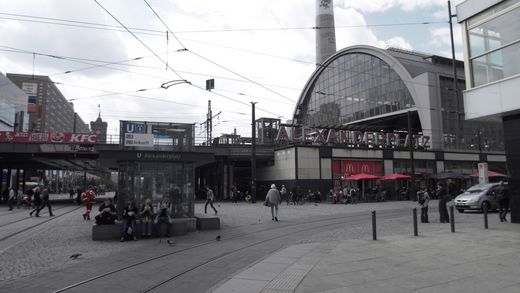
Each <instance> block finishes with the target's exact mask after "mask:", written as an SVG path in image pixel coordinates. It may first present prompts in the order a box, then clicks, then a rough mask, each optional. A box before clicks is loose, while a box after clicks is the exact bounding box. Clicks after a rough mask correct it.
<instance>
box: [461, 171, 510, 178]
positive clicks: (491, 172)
mask: <svg viewBox="0 0 520 293" xmlns="http://www.w3.org/2000/svg"><path fill="white" fill-rule="evenodd" d="M469 176H471V177H478V172H477V173H473V174H471V175H469ZM488 177H509V176H507V175H506V174H502V173H498V172H495V171H488Z"/></svg>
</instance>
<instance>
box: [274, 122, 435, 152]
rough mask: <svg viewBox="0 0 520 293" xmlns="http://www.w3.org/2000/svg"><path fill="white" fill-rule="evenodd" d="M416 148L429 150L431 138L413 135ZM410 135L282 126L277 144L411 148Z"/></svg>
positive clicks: (277, 137) (276, 140) (277, 136)
mask: <svg viewBox="0 0 520 293" xmlns="http://www.w3.org/2000/svg"><path fill="white" fill-rule="evenodd" d="M412 139H413V144H412V145H413V146H414V148H422V149H425V148H428V147H429V142H430V137H429V136H426V135H413V138H412ZM412 139H411V137H410V135H409V134H408V133H406V132H405V133H399V132H382V131H380V132H374V131H357V130H336V129H331V128H329V129H323V128H311V127H305V126H297V127H294V126H280V129H279V130H278V134H277V135H276V139H275V144H283V143H302V144H316V145H347V146H366V147H373V148H409V147H410V141H412Z"/></svg>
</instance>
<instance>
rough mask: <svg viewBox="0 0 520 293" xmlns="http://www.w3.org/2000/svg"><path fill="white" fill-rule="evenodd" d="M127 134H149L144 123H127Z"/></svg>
mask: <svg viewBox="0 0 520 293" xmlns="http://www.w3.org/2000/svg"><path fill="white" fill-rule="evenodd" d="M125 133H147V132H146V124H144V123H127V124H126V127H125Z"/></svg>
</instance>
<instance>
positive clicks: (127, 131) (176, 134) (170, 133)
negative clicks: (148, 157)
mask: <svg viewBox="0 0 520 293" xmlns="http://www.w3.org/2000/svg"><path fill="white" fill-rule="evenodd" d="M120 131H121V136H120V137H121V144H123V145H124V146H125V147H147V148H151V147H154V146H155V145H165V146H166V145H167V146H171V149H172V150H188V149H190V148H191V147H192V145H193V143H194V137H195V126H194V124H187V123H168V122H151V121H123V120H121V121H120Z"/></svg>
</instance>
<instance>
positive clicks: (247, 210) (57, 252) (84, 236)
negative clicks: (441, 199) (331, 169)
mask: <svg viewBox="0 0 520 293" xmlns="http://www.w3.org/2000/svg"><path fill="white" fill-rule="evenodd" d="M431 205H432V207H433V208H432V210H431V211H430V218H431V221H432V222H433V223H431V224H425V225H423V224H421V225H420V227H419V229H420V233H428V232H429V231H436V230H448V231H449V229H450V227H449V224H439V223H435V222H436V221H438V213H437V211H436V209H435V206H436V202H435V201H433V202H432V203H431ZM215 207H216V208H217V209H218V215H219V217H220V218H221V223H222V230H221V232H222V233H225V231H226V230H227V229H233V228H244V227H245V228H247V227H248V226H250V225H256V224H262V223H264V224H265V223H266V222H271V215H270V209H269V208H266V207H264V206H263V205H262V202H258V203H256V204H247V203H239V204H233V203H229V202H224V203H220V204H217V205H215ZM413 207H416V204H414V203H413V202H384V203H361V204H357V205H332V204H328V203H323V204H314V203H307V204H305V205H303V206H293V205H290V206H286V205H285V204H284V205H282V206H281V207H280V211H279V218H280V221H298V220H302V219H306V218H312V217H319V216H328V215H333V214H351V213H363V212H366V215H367V221H366V224H363V225H355V226H349V225H348V223H345V229H332V230H328V229H324V231H323V232H322V233H318V234H315V235H309V237H308V238H307V239H305V240H302V242H324V241H339V240H342V239H352V238H361V237H371V235H372V234H371V230H370V229H371V224H370V220H369V219H370V211H372V210H391V209H402V208H409V209H410V217H409V218H406V217H404V218H400V219H396V220H390V221H384V222H381V223H378V233H379V235H380V237H384V236H385V235H394V234H410V233H412V231H413V230H411V229H412V226H411V223H412V217H411V215H412V212H411V209H412V208H413ZM54 208H55V210H56V214H57V217H55V218H54V219H50V218H49V217H48V215H46V214H43V215H45V216H42V217H41V218H37V219H36V218H31V219H29V220H26V218H27V216H26V215H27V211H23V210H22V211H20V210H15V211H14V212H7V211H6V210H1V211H0V229H5V228H6V227H9V226H10V225H13V224H9V223H11V222H12V221H15V220H16V219H18V220H19V221H20V222H22V221H23V222H26V223H25V225H26V226H28V227H30V225H31V224H32V225H34V224H36V223H38V221H45V220H49V222H47V223H45V224H44V225H41V226H38V229H37V230H35V231H29V232H31V233H21V234H20V235H18V236H20V238H21V239H19V240H18V241H16V243H15V244H11V245H6V242H7V241H8V240H9V239H7V240H1V241H0V259H1V260H2V261H1V266H0V286H1V282H2V281H7V280H15V279H19V278H22V277H24V276H29V275H31V274H35V273H40V272H44V271H49V270H54V269H58V268H66V267H68V266H71V265H72V264H77V262H78V261H82V262H89V261H93V260H95V259H96V258H100V257H103V256H106V255H114V254H117V253H119V252H125V251H130V250H133V249H137V250H138V249H144V248H146V247H147V246H149V244H150V241H153V240H141V241H136V242H125V243H119V242H117V241H96V242H94V241H92V240H91V227H92V225H93V222H92V221H84V220H83V218H82V217H81V213H82V209H81V208H80V209H78V210H73V209H74V208H77V206H55V207H54ZM58 208H61V210H60V209H58ZM96 208H97V206H95V207H94V211H95V210H96ZM66 212H69V213H66ZM195 212H196V213H203V212H204V205H203V203H197V204H196V206H195ZM61 213H63V215H61V216H60V214H61ZM495 218H496V219H495ZM456 222H457V229H464V228H465V227H482V226H483V221H482V214H479V213H464V214H458V213H457V214H456ZM499 224H500V223H498V215H497V214H490V226H493V225H499ZM2 225H6V226H2ZM347 228H348V229H347ZM204 233H211V232H193V233H190V236H188V237H186V238H182V240H180V241H191V242H196V241H200V239H201V238H200V236H201V235H203V234H204ZM0 237H1V236H0ZM75 253H80V254H82V256H81V257H80V258H79V259H77V260H72V259H70V258H69V257H70V256H71V255H72V254H75ZM71 273H73V272H71Z"/></svg>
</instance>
